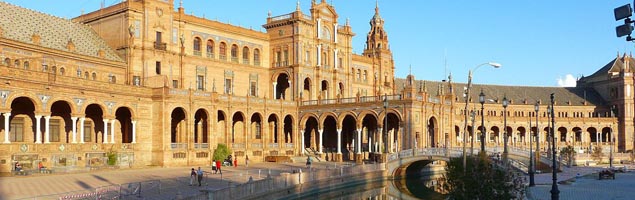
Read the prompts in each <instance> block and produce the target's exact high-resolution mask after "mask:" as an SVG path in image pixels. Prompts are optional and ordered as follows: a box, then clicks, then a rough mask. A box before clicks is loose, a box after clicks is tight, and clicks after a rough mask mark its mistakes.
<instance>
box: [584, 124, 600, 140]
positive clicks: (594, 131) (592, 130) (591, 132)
mask: <svg viewBox="0 0 635 200" xmlns="http://www.w3.org/2000/svg"><path fill="white" fill-rule="evenodd" d="M586 131H587V133H588V134H589V142H598V138H597V133H598V131H597V129H596V128H595V127H589V128H587V129H586Z"/></svg>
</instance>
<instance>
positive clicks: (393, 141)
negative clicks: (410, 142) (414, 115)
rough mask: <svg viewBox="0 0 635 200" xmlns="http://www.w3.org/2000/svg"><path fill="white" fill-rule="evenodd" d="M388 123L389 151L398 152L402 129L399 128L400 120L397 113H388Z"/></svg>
mask: <svg viewBox="0 0 635 200" xmlns="http://www.w3.org/2000/svg"><path fill="white" fill-rule="evenodd" d="M387 117H388V124H387V128H388V130H386V133H387V134H388V135H386V138H387V139H388V140H387V141H386V144H387V145H388V150H389V152H397V151H399V148H401V140H400V138H401V134H402V133H401V130H399V125H400V121H401V120H399V116H397V114H395V113H391V112H389V113H388V116H387Z"/></svg>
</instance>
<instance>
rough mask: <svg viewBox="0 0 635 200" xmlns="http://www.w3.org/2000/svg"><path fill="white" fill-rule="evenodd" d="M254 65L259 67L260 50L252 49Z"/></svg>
mask: <svg viewBox="0 0 635 200" xmlns="http://www.w3.org/2000/svg"><path fill="white" fill-rule="evenodd" d="M254 65H256V66H260V50H258V49H254Z"/></svg>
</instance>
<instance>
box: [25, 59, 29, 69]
mask: <svg viewBox="0 0 635 200" xmlns="http://www.w3.org/2000/svg"><path fill="white" fill-rule="evenodd" d="M29 68H30V66H29V61H24V69H26V70H29Z"/></svg>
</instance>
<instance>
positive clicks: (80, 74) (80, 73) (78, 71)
mask: <svg viewBox="0 0 635 200" xmlns="http://www.w3.org/2000/svg"><path fill="white" fill-rule="evenodd" d="M77 77H78V78H81V77H82V69H79V68H77Z"/></svg>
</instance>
